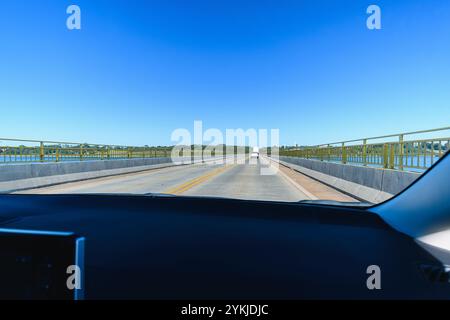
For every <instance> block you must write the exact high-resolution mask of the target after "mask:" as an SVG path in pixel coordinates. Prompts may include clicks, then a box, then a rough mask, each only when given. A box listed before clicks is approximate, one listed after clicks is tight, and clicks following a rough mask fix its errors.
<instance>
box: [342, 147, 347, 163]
mask: <svg viewBox="0 0 450 320" xmlns="http://www.w3.org/2000/svg"><path fill="white" fill-rule="evenodd" d="M342 163H343V164H346V163H347V148H346V147H345V143H344V142H342Z"/></svg>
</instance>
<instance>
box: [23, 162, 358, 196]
mask: <svg viewBox="0 0 450 320" xmlns="http://www.w3.org/2000/svg"><path fill="white" fill-rule="evenodd" d="M268 166H269V163H268V161H267V160H261V161H260V160H256V159H251V160H246V161H244V163H240V164H238V163H235V162H234V161H233V162H229V163H227V164H196V165H187V166H177V167H168V168H162V169H154V170H150V171H144V172H139V173H130V174H124V175H120V176H113V177H105V178H98V179H92V180H86V181H80V182H73V183H65V184H59V185H55V186H51V187H45V188H37V189H31V190H27V191H21V192H19V193H22V194H23V193H28V194H67V193H76V194H83V193H94V194H95V193H96V194H98V193H132V194H149V193H165V194H173V195H186V196H213V197H225V198H236V199H248V200H276V201H300V200H311V199H313V200H315V199H319V198H320V197H316V196H315V195H313V194H312V193H310V192H309V191H308V190H311V189H312V190H314V192H315V193H317V192H318V191H317V190H318V188H319V189H320V188H324V186H320V184H319V186H318V183H317V182H315V181H309V180H307V178H305V177H301V179H299V178H300V177H298V176H296V175H297V174H295V173H292V172H289V171H286V170H285V169H283V168H280V169H281V170H279V171H275V174H272V175H262V174H261V169H262V167H265V168H267V167H268ZM323 194H327V196H326V198H327V199H332V200H338V201H351V199H348V198H346V197H345V196H344V195H341V194H339V193H338V192H337V191H335V190H331V191H327V193H323ZM330 197H331V198H330ZM333 197H334V198H333Z"/></svg>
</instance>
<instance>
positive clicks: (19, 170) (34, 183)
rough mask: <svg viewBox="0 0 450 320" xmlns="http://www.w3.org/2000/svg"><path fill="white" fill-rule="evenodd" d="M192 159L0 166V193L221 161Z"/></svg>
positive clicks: (219, 158)
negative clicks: (175, 161)
mask: <svg viewBox="0 0 450 320" xmlns="http://www.w3.org/2000/svg"><path fill="white" fill-rule="evenodd" d="M193 160H194V161H192V159H191V158H190V157H188V158H179V159H177V163H174V162H172V159H171V158H148V159H123V160H95V161H82V162H81V161H76V162H60V163H28V164H8V165H0V192H2V193H10V192H15V191H20V190H27V189H33V188H40V187H47V186H52V185H55V184H61V183H68V182H76V181H83V180H88V179H96V178H102V177H108V176H115V175H121V174H127V173H135V172H141V171H146V170H153V169H159V168H165V167H172V166H177V165H183V164H184V165H187V164H192V163H200V162H215V163H219V162H220V161H223V157H210V158H204V159H202V158H199V157H196V158H194V159H193ZM178 161H179V162H178Z"/></svg>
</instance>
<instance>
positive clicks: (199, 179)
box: [163, 165, 231, 195]
mask: <svg viewBox="0 0 450 320" xmlns="http://www.w3.org/2000/svg"><path fill="white" fill-rule="evenodd" d="M230 167H231V166H230V165H226V166H224V167H221V168H218V169H215V170H213V171H211V172H207V173H206V174H204V175H202V176H200V177H197V178H195V179H192V180H189V181H187V182H185V183H183V184H181V185H179V186H176V187H174V188H170V189H168V190H166V191H163V193H167V194H173V195H180V194H182V193H184V192H186V191H188V190H189V189H191V188H193V187H195V186H197V185H199V184H201V183H203V182H205V181H206V180H209V179H211V178H212V177H215V176H217V175H219V174H220V173H222V172H224V171H225V170H227V169H229V168H230Z"/></svg>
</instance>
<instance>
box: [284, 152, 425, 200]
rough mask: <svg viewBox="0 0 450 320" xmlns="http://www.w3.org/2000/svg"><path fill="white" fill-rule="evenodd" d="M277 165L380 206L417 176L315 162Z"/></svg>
mask: <svg viewBox="0 0 450 320" xmlns="http://www.w3.org/2000/svg"><path fill="white" fill-rule="evenodd" d="M280 163H282V164H284V165H286V166H288V167H291V168H292V169H294V170H297V171H299V172H300V173H303V174H305V175H307V176H310V177H311V178H314V179H316V180H318V181H320V182H322V183H325V184H327V185H329V186H331V187H333V188H335V189H337V190H339V191H342V192H344V193H348V194H349V195H351V196H355V197H357V198H359V199H361V200H364V201H368V202H371V203H380V202H383V201H385V200H387V199H389V198H391V197H392V196H393V195H395V194H397V193H399V192H401V191H402V190H404V189H405V188H406V187H407V186H408V185H410V184H411V183H412V182H413V181H414V180H416V179H417V178H418V177H419V176H420V174H418V173H414V172H403V171H395V170H383V169H378V168H369V167H361V166H354V165H348V164H345V165H344V164H339V163H330V162H322V161H318V160H309V159H300V158H295V157H280Z"/></svg>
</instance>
